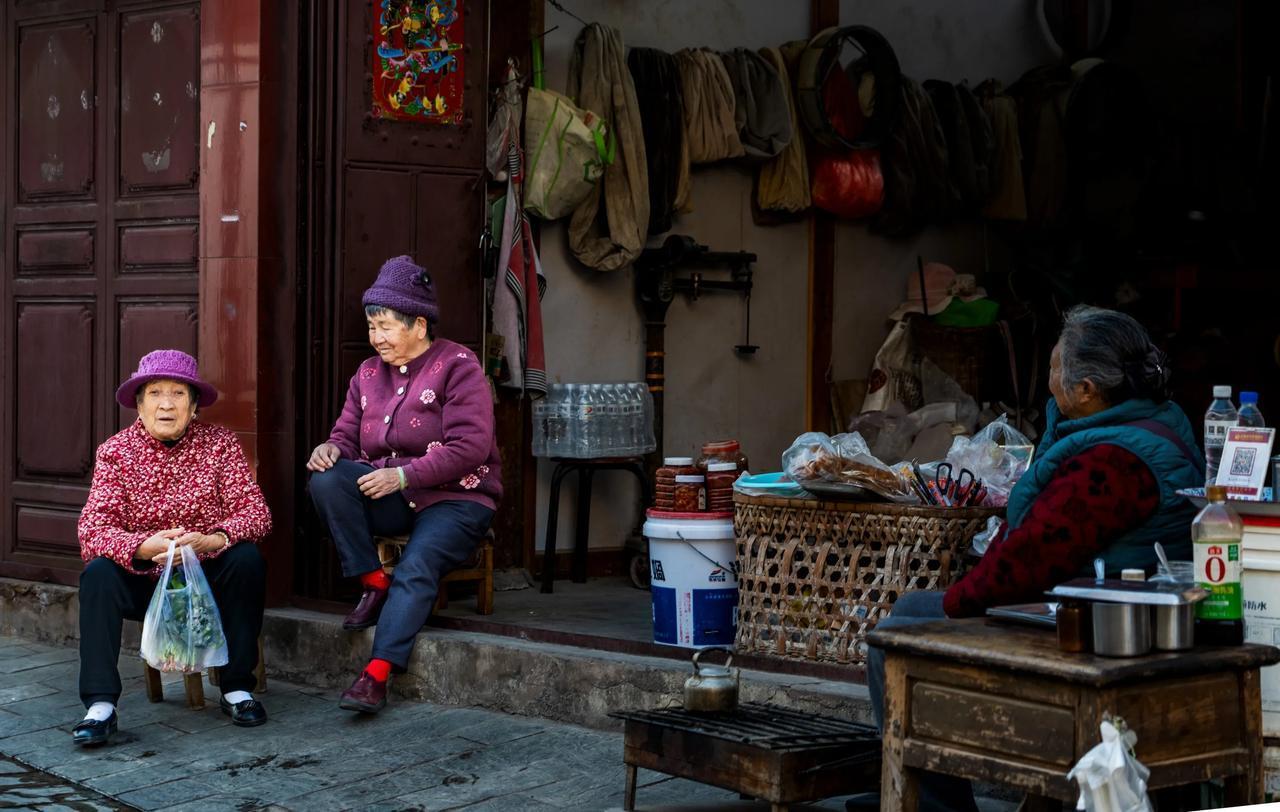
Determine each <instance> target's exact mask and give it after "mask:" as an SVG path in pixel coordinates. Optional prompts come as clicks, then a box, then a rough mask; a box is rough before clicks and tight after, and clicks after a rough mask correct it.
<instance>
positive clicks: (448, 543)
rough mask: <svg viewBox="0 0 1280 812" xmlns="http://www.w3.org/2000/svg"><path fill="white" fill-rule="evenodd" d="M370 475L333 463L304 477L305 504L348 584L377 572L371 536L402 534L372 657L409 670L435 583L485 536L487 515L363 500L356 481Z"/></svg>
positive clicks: (471, 507)
mask: <svg viewBox="0 0 1280 812" xmlns="http://www.w3.org/2000/svg"><path fill="white" fill-rule="evenodd" d="M372 470H373V468H371V467H370V466H368V465H365V464H363V463H359V462H353V461H352V460H338V462H337V463H336V464H335V465H334V466H333V467H332V468H330V469H329V470H328V471H321V472H318V473H314V474H312V475H311V485H310V487H311V501H312V502H314V503H315V506H316V511H317V512H318V513H319V514H320V518H322V519H324V521H325V524H326V525H328V527H329V534H330V535H331V536H332V537H333V543H334V546H335V547H337V550H338V556H339V558H341V559H342V574H343V575H345V576H347V577H348V578H355V577H358V576H360V575H364V574H365V573H366V572H372V571H373V570H376V569H378V568H380V567H381V566H382V563H381V562H380V561H379V560H378V551H377V548H376V547H375V546H374V543H373V537H374V536H398V535H402V534H405V533H408V534H409V543H408V545H406V546H405V548H404V552H403V553H401V555H400V561H399V563H397V564H396V570H395V574H394V575H393V576H392V579H391V592H390V594H389V595H387V602H386V604H385V605H384V606H383V607H382V615H381V616H380V617H379V619H378V628H377V631H376V632H375V633H374V636H373V653H372V656H373V657H374V658H376V659H380V660H386V661H387V662H389V663H391V664H392V665H393V666H395V667H396V668H397V669H398V670H403V669H404V668H405V667H406V666H408V664H409V655H410V654H411V653H412V652H413V640H414V638H415V637H416V636H417V634H418V632H419V631H421V629H422V627H423V626H424V625H426V622H427V618H428V617H430V615H431V610H432V608H433V607H434V606H435V603H436V594H437V593H438V592H439V590H440V578H441V577H443V576H444V575H446V574H448V573H449V571H450V570H453V569H456V568H457V567H458V566H459V565H461V564H462V563H464V562H465V561H466V560H467V558H468V557H469V556H470V555H471V553H472V552H473V551H474V550H475V548H476V544H478V543H479V541H480V540H481V539H482V538H484V534H485V532H486V531H488V529H489V523H490V522H491V521H492V520H493V511H492V510H490V509H489V508H487V507H485V506H484V505H480V504H476V503H475V502H467V501H463V500H461V499H450V500H447V501H444V502H437V503H436V504H434V505H432V506H430V507H428V508H424V509H423V510H421V511H419V512H415V511H414V510H413V509H412V508H410V507H409V503H408V502H407V501H406V500H405V498H404V495H403V494H400V493H392V494H388V495H387V496H384V497H382V498H381V499H370V498H368V497H367V496H365V495H364V494H362V493H360V488H359V487H358V486H357V485H356V480H358V479H360V477H362V476H364V475H365V474H367V473H369V472H370V471H372Z"/></svg>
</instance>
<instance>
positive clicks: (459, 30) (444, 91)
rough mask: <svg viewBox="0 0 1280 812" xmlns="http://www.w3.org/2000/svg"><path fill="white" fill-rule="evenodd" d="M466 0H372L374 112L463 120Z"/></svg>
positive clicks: (414, 118) (411, 118) (400, 117)
mask: <svg viewBox="0 0 1280 812" xmlns="http://www.w3.org/2000/svg"><path fill="white" fill-rule="evenodd" d="M463 1H464V0H377V1H376V2H375V3H374V4H373V42H374V49H373V115H374V116H375V117H376V118H383V119H394V120H397V121H430V122H437V123H442V124H460V123H461V122H462V89H463V86H462V79H463V65H462V44H463V36H464V35H463V25H462V5H463Z"/></svg>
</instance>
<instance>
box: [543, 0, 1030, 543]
mask: <svg viewBox="0 0 1280 812" xmlns="http://www.w3.org/2000/svg"><path fill="white" fill-rule="evenodd" d="M566 5H567V6H568V7H569V8H570V9H572V10H573V11H574V12H575V13H577V14H578V15H579V16H581V17H584V18H586V19H588V20H592V21H598V22H601V23H604V24H606V25H611V26H615V27H617V28H618V29H619V30H621V31H622V34H623V39H624V42H625V43H626V44H627V45H628V46H649V47H657V48H662V49H664V50H667V51H676V50H678V49H680V48H684V47H691V46H706V47H711V48H716V49H728V48H731V47H735V46H745V47H749V48H758V47H761V46H764V45H779V44H781V43H783V42H786V41H788V40H793V39H802V38H805V37H807V35H808V31H809V21H808V4H806V3H799V2H795V3H778V2H777V0H699V2H694V3H691V2H677V0H658V1H657V2H640V0H594V1H593V0H576V2H566ZM1029 8H1030V3H1029V2H1026V0H876V2H871V1H870V0H856V2H855V1H854V0H845V2H843V3H842V4H841V17H840V19H841V22H842V23H851V22H858V23H865V24H868V25H871V26H873V27H875V28H878V29H879V30H881V31H882V32H883V33H884V34H885V35H886V36H887V37H888V38H889V40H890V41H891V42H892V43H893V44H894V46H895V48H896V49H897V51H898V56H899V59H900V60H901V61H902V63H903V67H904V69H905V70H906V71H907V72H908V73H909V74H911V75H912V76H914V77H916V78H918V79H924V78H930V77H933V76H938V77H945V78H948V79H951V80H958V79H961V78H965V77H966V76H967V77H969V78H970V79H971V81H973V82H974V83H976V82H978V81H981V80H982V79H984V78H986V77H987V76H991V75H994V76H998V77H1000V78H1003V79H1005V80H1006V81H1010V80H1012V79H1014V78H1016V77H1017V76H1018V75H1019V74H1021V73H1022V71H1023V70H1025V69H1026V68H1027V67H1030V66H1031V65H1033V64H1037V63H1038V62H1040V61H1044V60H1045V59H1047V58H1048V57H1047V54H1045V53H1044V52H1043V49H1042V47H1041V46H1040V43H1039V40H1038V33H1037V32H1036V30H1035V29H1034V26H1033V20H1032V18H1031V17H1030V11H1029ZM546 19H547V25H548V27H551V26H559V28H558V29H557V30H555V31H552V32H551V33H549V34H548V35H547V37H546V40H545V66H546V84H547V86H548V87H550V88H553V89H556V90H563V89H564V87H565V82H566V76H567V72H568V63H569V54H570V52H571V49H572V46H573V41H574V39H575V37H576V36H577V34H578V31H579V29H580V27H581V26H580V25H579V23H578V22H576V21H575V20H573V19H571V18H569V17H567V16H565V15H564V14H562V13H560V12H559V11H557V10H556V9H554V8H553V7H552V6H550V5H549V4H548V5H547V7H546ZM751 178H752V174H751V171H750V170H749V169H748V168H746V167H740V166H717V167H701V168H698V169H696V170H695V174H694V197H693V201H694V211H693V212H692V213H690V214H688V215H684V216H681V217H679V218H677V221H676V225H675V228H674V229H673V232H672V233H677V234H690V235H692V236H694V237H695V238H696V239H697V240H698V241H699V242H701V243H703V244H706V245H709V246H710V247H711V248H713V249H716V250H738V249H743V250H748V251H754V252H755V253H757V254H758V255H759V262H758V263H757V264H756V265H755V270H756V276H755V291H754V295H753V299H752V334H751V337H752V341H753V343H756V344H759V345H760V351H759V352H758V353H757V354H756V356H755V357H754V358H751V359H748V360H743V359H739V358H738V357H737V356H736V355H735V354H734V352H733V349H732V348H733V345H734V344H737V343H740V342H741V340H742V327H743V325H742V316H743V305H742V300H741V298H740V297H738V296H735V295H732V294H723V293H717V294H709V295H706V296H704V297H703V298H701V299H699V300H698V301H697V302H693V303H690V302H688V301H687V300H685V299H684V298H678V299H677V300H676V302H675V303H674V304H673V305H672V306H671V309H670V311H669V313H668V318H667V324H668V327H667V336H666V340H667V352H668V356H667V403H666V443H665V449H664V450H665V452H666V453H667V454H675V453H695V452H696V450H697V446H698V445H699V444H701V443H702V442H704V441H706V440H712V439H720V438H725V437H736V438H738V439H740V440H741V441H742V443H743V448H744V450H745V451H746V453H747V454H748V455H749V456H750V458H751V461H752V468H753V469H754V470H758V471H766V470H776V469H777V468H778V467H779V464H780V457H781V454H782V451H783V449H785V448H786V446H787V445H788V444H789V443H790V441H791V440H792V439H793V438H794V437H795V436H796V435H797V434H799V433H800V432H802V431H803V430H804V428H805V427H804V402H805V392H804V388H805V368H806V363H807V362H806V356H805V336H806V318H807V301H808V256H809V242H808V226H807V224H805V223H796V224H789V225H785V226H773V227H767V228H765V227H757V226H755V225H754V224H753V223H752V221H751V211H750V194H751ZM664 236H665V235H664ZM659 239H661V238H659ZM918 252H923V253H924V254H925V256H926V257H928V258H931V259H939V260H944V261H950V262H952V263H953V264H955V265H956V267H957V269H958V270H961V271H962V272H976V270H977V269H978V265H977V263H979V262H980V260H981V257H982V238H981V232H980V230H979V229H978V228H977V227H975V226H973V225H968V224H963V225H958V226H952V227H949V228H946V229H939V230H930V231H928V232H925V234H924V235H922V236H921V237H919V238H917V239H912V240H904V241H890V240H884V239H882V238H879V237H876V236H874V235H870V234H869V233H868V232H867V230H866V228H865V227H863V226H859V225H856V224H841V225H840V226H839V227H838V229H837V244H836V297H835V312H836V317H835V324H834V325H833V329H834V334H835V348H834V350H835V352H834V371H835V374H836V377H837V378H860V377H864V376H865V374H866V370H867V368H868V366H869V364H870V362H871V360H872V358H873V356H874V353H875V350H876V348H877V347H878V346H879V344H880V342H881V341H882V340H883V337H884V335H885V329H886V325H885V322H884V318H885V316H886V315H887V314H888V313H889V311H891V310H892V309H893V307H894V306H895V305H896V304H897V302H898V301H899V300H900V299H901V298H902V295H903V289H904V285H905V279H906V274H907V272H908V271H909V270H910V269H911V268H913V267H914V265H915V256H916V254H917V253H918ZM542 261H543V267H544V269H545V271H546V274H547V281H548V290H547V295H546V298H545V299H544V300H543V303H542V306H543V316H544V320H545V324H546V347H547V364H548V371H549V374H550V376H551V379H552V380H553V381H560V382H575V381H615V380H641V379H642V375H643V352H644V330H643V325H642V322H641V317H640V314H639V311H638V309H637V307H636V305H635V302H634V296H633V287H632V276H631V272H630V271H629V270H627V271H622V272H614V273H599V272H595V271H589V270H587V269H585V268H583V267H582V266H580V265H578V263H577V262H576V261H574V259H573V257H572V255H571V254H570V253H569V250H568V246H567V243H566V239H565V230H564V225H563V223H562V222H561V223H550V224H546V225H545V226H544V228H543V230H542ZM550 473H551V471H550V466H549V465H548V464H547V463H546V462H545V461H542V462H540V465H539V477H538V524H537V527H538V531H537V533H538V534H537V545H538V549H539V550H541V549H542V547H543V544H544V541H545V528H546V513H547V503H548V498H549V495H550V494H549V490H550ZM576 487H577V486H576V482H574V481H573V480H570V481H568V482H567V483H566V486H565V488H564V490H563V493H562V496H561V499H562V501H561V507H560V526H559V532H558V534H557V535H558V539H557V548H558V549H560V550H567V549H570V548H571V547H572V539H573V529H574V515H575V514H574V505H576ZM637 499H638V492H637V490H636V486H635V485H634V484H633V482H632V481H630V478H629V477H627V475H625V474H621V473H617V474H613V473H611V474H602V475H600V476H598V477H597V478H596V484H595V491H594V498H593V499H592V520H591V529H592V533H591V545H592V547H602V548H608V547H618V546H621V544H622V543H623V540H624V539H625V537H626V536H627V535H628V534H629V532H630V530H631V528H632V527H633V526H634V525H635V523H636V521H637V518H638V514H637V512H636V509H635V508H634V507H633V506H634V505H635V504H636V502H637Z"/></svg>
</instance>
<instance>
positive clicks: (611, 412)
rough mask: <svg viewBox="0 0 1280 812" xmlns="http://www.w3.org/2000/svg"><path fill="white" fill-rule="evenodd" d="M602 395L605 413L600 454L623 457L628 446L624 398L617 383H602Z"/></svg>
mask: <svg viewBox="0 0 1280 812" xmlns="http://www.w3.org/2000/svg"><path fill="white" fill-rule="evenodd" d="M600 397H601V400H602V401H603V402H604V406H603V407H602V409H603V410H604V414H605V420H604V426H605V428H604V430H603V431H602V432H601V437H602V442H601V449H600V456H602V457H621V456H623V455H624V454H626V448H627V442H626V438H625V437H623V432H624V431H625V430H626V420H627V419H626V415H625V414H624V413H623V407H622V398H621V397H620V396H619V395H618V385H617V384H615V383H606V384H604V385H602V386H601V387H600Z"/></svg>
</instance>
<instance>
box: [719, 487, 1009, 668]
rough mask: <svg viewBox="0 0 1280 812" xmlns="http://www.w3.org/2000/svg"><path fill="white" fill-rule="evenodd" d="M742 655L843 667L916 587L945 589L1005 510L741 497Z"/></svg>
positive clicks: (737, 499)
mask: <svg viewBox="0 0 1280 812" xmlns="http://www.w3.org/2000/svg"><path fill="white" fill-rule="evenodd" d="M733 501H734V531H735V535H736V536H737V546H738V561H737V564H738V568H739V572H738V633H737V643H736V645H737V649H738V651H744V652H752V653H758V654H767V655H773V656H778V657H791V658H797V659H805V660H816V661H819V662H828V663H839V664H853V665H857V664H861V663H863V662H864V661H865V660H866V643H865V642H864V640H865V638H866V635H867V632H869V631H870V630H871V629H873V628H875V625H876V623H877V622H878V621H879V620H880V618H881V617H882V616H884V615H885V614H886V613H888V612H889V611H890V610H891V609H892V607H893V603H894V601H896V600H897V599H898V596H899V595H901V594H902V593H904V592H907V591H910V590H915V589H946V588H947V587H948V586H950V585H951V583H952V582H954V581H955V580H956V579H957V578H958V577H959V576H960V575H961V574H963V572H964V570H965V569H966V568H967V564H966V555H965V554H966V553H967V551H968V548H969V544H970V541H971V539H972V538H973V537H974V535H976V534H977V533H978V532H979V531H980V530H982V529H983V527H985V526H986V524H987V520H988V519H989V518H990V517H992V516H996V515H999V514H1000V512H1001V511H1000V509H997V508H932V507H908V506H903V505H893V504H883V503H861V502H828V501H817V500H807V499H779V498H777V497H766V496H746V495H744V494H740V493H736V494H734V499H733Z"/></svg>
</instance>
